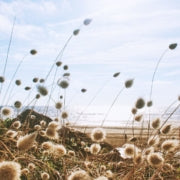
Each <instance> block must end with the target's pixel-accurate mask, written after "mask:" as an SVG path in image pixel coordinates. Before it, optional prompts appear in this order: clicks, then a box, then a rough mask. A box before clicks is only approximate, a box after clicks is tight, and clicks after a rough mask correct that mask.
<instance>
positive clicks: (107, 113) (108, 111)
mask: <svg viewBox="0 0 180 180" xmlns="http://www.w3.org/2000/svg"><path fill="white" fill-rule="evenodd" d="M124 89H125V87H123V88H122V89H121V90H120V91H119V92H118V94H117V95H116V97H115V99H114V100H113V102H112V104H111V106H110V107H109V109H108V110H107V112H106V114H105V116H104V119H103V121H102V123H101V127H103V125H104V122H105V121H106V118H107V116H108V115H109V113H110V111H111V109H112V107H113V106H114V104H115V102H116V101H117V99H118V97H119V96H120V94H121V93H122V92H123V90H124Z"/></svg>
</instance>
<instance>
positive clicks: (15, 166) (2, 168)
mask: <svg viewBox="0 0 180 180" xmlns="http://www.w3.org/2000/svg"><path fill="white" fill-rule="evenodd" d="M20 176H21V165H20V164H19V163H16V162H13V161H3V162H0V179H1V180H20Z"/></svg>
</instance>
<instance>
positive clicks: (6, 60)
mask: <svg viewBox="0 0 180 180" xmlns="http://www.w3.org/2000/svg"><path fill="white" fill-rule="evenodd" d="M15 22H16V17H14V21H13V25H12V29H11V34H10V40H9V44H8V49H7V55H6V59H5V64H4V68H3V77H4V76H5V73H6V67H7V62H8V58H9V52H10V47H11V43H12V37H13V32H14V27H15ZM3 84H4V83H2V84H1V88H0V94H1V92H2V90H3Z"/></svg>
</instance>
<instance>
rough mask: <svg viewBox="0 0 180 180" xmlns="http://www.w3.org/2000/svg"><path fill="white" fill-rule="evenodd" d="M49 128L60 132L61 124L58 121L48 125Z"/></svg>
mask: <svg viewBox="0 0 180 180" xmlns="http://www.w3.org/2000/svg"><path fill="white" fill-rule="evenodd" d="M48 128H53V129H55V130H58V129H59V128H60V127H59V123H58V122H57V121H52V122H50V123H49V124H48Z"/></svg>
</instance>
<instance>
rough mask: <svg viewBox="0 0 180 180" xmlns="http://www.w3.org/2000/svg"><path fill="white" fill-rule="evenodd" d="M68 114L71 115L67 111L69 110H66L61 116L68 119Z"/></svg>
mask: <svg viewBox="0 0 180 180" xmlns="http://www.w3.org/2000/svg"><path fill="white" fill-rule="evenodd" d="M68 116H69V115H68V113H67V112H65V111H64V112H62V113H61V117H62V119H67V118H68Z"/></svg>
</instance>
